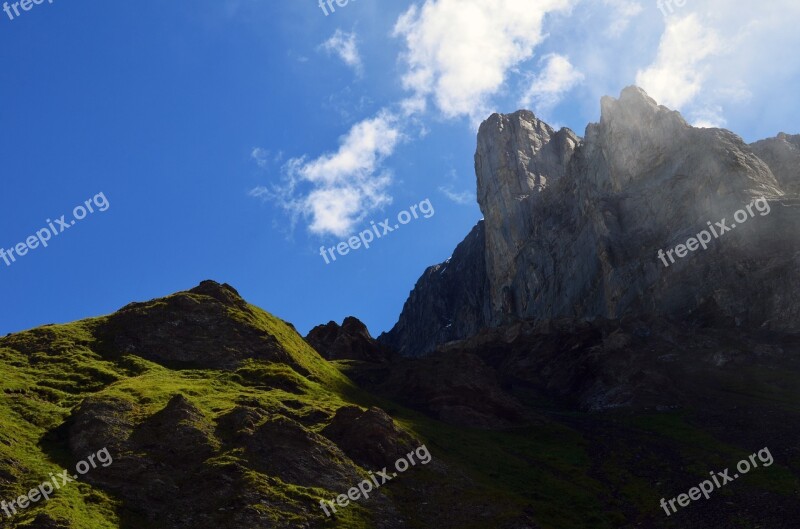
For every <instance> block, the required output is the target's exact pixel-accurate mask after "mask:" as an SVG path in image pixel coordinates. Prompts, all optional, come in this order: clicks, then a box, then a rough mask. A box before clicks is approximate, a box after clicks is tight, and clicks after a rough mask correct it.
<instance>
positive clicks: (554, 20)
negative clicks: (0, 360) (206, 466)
mask: <svg viewBox="0 0 800 529" xmlns="http://www.w3.org/2000/svg"><path fill="white" fill-rule="evenodd" d="M318 1H319V0H293V1H291V2H276V1H274V0H214V1H211V0H195V1H193V2H192V3H191V8H189V7H187V6H188V5H189V4H188V3H179V2H163V1H156V0H138V1H137V2H135V3H134V2H100V1H97V0H86V1H80V0H70V1H65V0H52V2H51V1H50V0H44V1H43V2H42V3H39V4H32V3H27V1H26V3H25V5H26V6H27V7H28V10H27V11H26V10H24V9H23V8H22V6H21V5H16V6H15V5H14V4H15V3H14V2H10V3H8V2H7V3H6V4H4V6H3V7H4V11H2V12H0V50H1V51H0V58H2V61H0V186H2V187H1V188H0V189H2V193H1V194H0V196H2V206H0V248H2V252H5V253H1V252H0V334H3V335H4V334H6V333H10V332H17V331H20V330H24V329H28V328H32V327H36V326H39V325H43V324H48V323H63V322H69V321H74V320H78V319H82V318H86V317H93V316H99V315H103V314H108V313H111V312H113V311H115V310H117V309H119V308H121V307H122V306H124V305H126V304H128V303H130V302H132V301H144V300H148V299H152V298H155V297H161V296H165V295H168V294H170V293H173V292H176V291H180V290H186V289H189V288H192V287H193V286H195V285H197V284H198V283H199V282H200V281H202V280H204V279H213V280H216V281H218V282H226V283H229V284H231V285H232V286H234V287H235V288H236V289H237V290H238V291H239V292H240V293H241V294H242V296H243V297H244V298H245V299H247V300H248V301H250V302H251V303H253V304H255V305H258V306H260V307H262V308H264V309H265V310H268V311H269V312H272V313H273V314H275V315H277V316H279V317H281V318H283V319H285V320H287V321H290V322H292V323H293V324H294V325H295V326H296V327H297V329H298V331H299V332H301V333H302V334H306V333H307V332H308V330H310V329H311V328H312V327H313V326H315V325H318V324H322V323H327V322H328V321H331V320H334V321H338V322H341V321H342V320H343V319H344V318H345V317H346V316H349V315H354V316H356V317H358V318H359V319H361V320H362V321H364V322H365V323H366V324H367V326H368V327H369V329H370V331H371V332H372V334H373V335H378V334H380V333H381V332H383V331H387V330H389V329H390V328H391V327H392V325H393V324H394V323H395V322H396V321H397V318H398V316H399V314H400V311H401V310H402V307H403V303H404V302H405V300H406V298H407V297H408V294H409V292H410V290H411V289H412V288H413V286H414V284H415V283H416V281H417V279H418V278H419V277H420V275H421V274H422V273H423V271H424V270H425V268H426V267H428V266H430V265H433V264H437V263H440V262H442V261H444V260H445V259H447V258H448V257H449V256H450V255H451V253H452V251H453V249H454V248H455V246H456V245H457V244H458V243H459V242H460V241H461V240H462V239H463V238H464V237H465V236H466V235H467V233H469V231H470V229H471V228H472V227H473V226H474V225H475V223H476V222H477V221H478V220H480V219H481V217H482V215H481V212H480V209H479V207H478V205H477V203H476V198H475V174H474V167H473V156H474V152H475V145H476V141H475V135H476V131H477V128H478V126H479V124H480V123H481V121H483V120H484V119H486V118H487V117H488V116H489V115H491V113H493V112H504V113H509V112H513V111H515V110H518V109H520V108H528V109H530V110H533V111H534V112H535V113H536V114H537V115H538V116H539V117H541V118H542V119H545V120H546V121H548V122H549V123H550V124H551V125H553V126H554V127H557V128H558V127H562V126H567V127H570V128H572V129H573V130H574V131H576V132H577V133H578V134H579V135H583V133H584V130H585V127H586V125H587V124H588V123H590V122H593V121H597V120H598V119H599V109H600V104H599V102H600V98H601V97H603V96H605V95H611V96H618V94H619V92H620V91H621V89H622V88H624V87H625V86H628V85H631V84H637V85H639V86H642V87H643V88H644V89H645V90H647V91H648V93H649V94H650V95H651V96H652V97H654V98H655V99H656V100H657V101H658V102H659V103H661V104H664V105H666V106H669V107H670V108H673V109H676V110H679V111H681V112H682V113H683V115H684V116H685V117H686V119H687V120H688V121H689V122H690V123H692V124H694V125H696V126H704V127H714V126H716V127H724V128H728V129H730V130H732V131H734V132H736V133H737V134H739V135H740V136H742V137H743V138H744V139H745V140H746V141H748V142H751V141H755V140H757V139H761V138H765V137H770V136H775V135H776V134H777V133H779V132H787V133H798V132H800V126H798V122H799V121H800V120H798V118H800V106H799V105H798V104H797V94H798V85H799V84H800V83H799V81H800V62H798V61H797V59H796V51H797V50H798V49H800V32H797V31H796V29H795V26H796V24H797V22H798V21H800V4H798V3H797V2H796V0H772V1H768V2H766V3H764V4H760V3H756V2H737V3H736V5H733V4H732V3H731V2H723V1H721V0H682V1H680V3H679V1H678V0H672V1H671V2H664V1H662V2H657V1H656V0H653V1H647V2H645V1H636V0H592V1H589V0H495V1H493V2H486V1H485V0H426V1H418V2H405V1H392V2H376V1H374V0H349V1H348V2H346V3H345V2H344V0H342V3H345V5H344V6H340V5H338V4H337V3H336V2H335V1H333V2H332V3H331V7H329V6H328V5H326V4H323V6H320V5H319V3H318ZM62 215H63V218H62ZM398 219H400V220H398ZM387 220H388V222H387ZM73 221H74V224H73ZM359 234H361V235H360V237H358V235H359ZM379 235H380V236H379ZM353 236H356V238H355V239H352V237H353ZM368 239H372V240H371V241H370V240H368ZM367 244H369V248H366V247H365V246H366V245H367ZM321 248H325V249H324V250H322V251H321ZM9 252H11V253H10V255H9ZM340 252H341V253H340ZM334 256H335V257H336V260H335V261H334V260H333V257H334ZM6 260H7V262H6Z"/></svg>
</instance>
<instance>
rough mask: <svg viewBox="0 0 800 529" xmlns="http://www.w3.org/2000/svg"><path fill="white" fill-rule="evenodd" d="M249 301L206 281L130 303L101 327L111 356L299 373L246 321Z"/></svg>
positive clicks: (265, 335) (287, 356)
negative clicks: (247, 363) (262, 363)
mask: <svg viewBox="0 0 800 529" xmlns="http://www.w3.org/2000/svg"><path fill="white" fill-rule="evenodd" d="M248 316H250V317H253V315H252V314H251V309H250V308H249V306H248V305H247V303H246V302H245V301H244V300H243V299H242V298H240V297H239V295H238V293H237V292H236V290H234V289H233V288H232V287H230V286H228V285H220V284H218V283H215V282H213V281H204V282H203V283H201V284H200V285H199V286H198V287H196V288H194V289H192V290H189V291H187V292H179V293H177V294H173V295H172V296H169V297H166V298H161V299H156V300H152V301H148V302H144V303H131V304H130V305H127V306H126V307H123V308H122V309H120V310H119V311H118V312H116V313H115V314H113V315H112V316H111V317H110V318H109V320H108V322H107V323H104V324H103V325H102V326H101V328H100V329H99V333H100V335H101V337H103V339H104V341H105V343H106V344H107V345H106V347H107V348H108V349H110V352H111V353H115V354H136V355H138V356H141V357H142V358H146V359H148V360H153V361H155V362H158V363H161V364H164V365H167V366H175V367H182V368H191V367H195V368H223V369H233V368H235V367H236V366H238V365H239V364H240V362H241V361H242V360H244V359H248V358H254V359H261V360H271V361H276V362H283V363H286V364H288V365H291V366H293V367H295V368H297V369H300V368H299V367H298V366H297V364H296V363H295V362H294V361H293V359H292V356H291V354H290V353H289V352H288V351H285V350H283V349H282V348H281V346H280V345H279V343H278V340H277V339H276V338H275V337H274V336H272V335H270V334H269V333H266V332H264V331H263V330H261V329H259V328H258V327H256V326H255V325H251V324H249V323H248V321H247V317H248Z"/></svg>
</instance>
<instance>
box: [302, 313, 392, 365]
mask: <svg viewBox="0 0 800 529" xmlns="http://www.w3.org/2000/svg"><path fill="white" fill-rule="evenodd" d="M305 340H306V341H307V342H308V343H309V345H311V347H313V348H314V349H316V350H317V352H318V353H319V354H321V355H322V356H323V358H326V359H327V360H362V361H365V362H385V361H386V360H388V359H389V358H390V357H391V356H392V351H391V350H390V349H389V348H387V347H386V346H384V345H381V344H380V343H378V341H377V340H375V339H374V338H373V337H372V336H371V335H370V334H369V330H368V329H367V326H366V325H364V324H363V323H362V322H361V321H360V320H359V319H357V318H354V317H352V316H350V317H347V318H345V319H344V321H343V322H342V325H341V326H340V325H339V324H337V323H336V322H334V321H331V322H328V323H327V324H326V325H318V326H316V327H314V328H313V329H311V331H310V332H309V333H308V336H306V338H305Z"/></svg>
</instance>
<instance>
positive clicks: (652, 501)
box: [0, 307, 797, 529]
mask: <svg viewBox="0 0 800 529" xmlns="http://www.w3.org/2000/svg"><path fill="white" fill-rule="evenodd" d="M230 316H231V317H232V318H235V319H238V320H239V321H242V322H246V323H248V324H249V325H253V326H255V327H257V328H260V329H263V330H266V331H268V332H269V333H270V334H272V335H274V336H276V337H277V338H278V340H279V341H280V343H281V345H282V346H283V347H284V348H285V349H286V350H289V351H291V353H292V355H293V358H294V359H295V361H296V362H297V363H298V364H300V365H301V366H302V367H303V368H305V369H306V370H307V371H308V372H309V373H310V375H309V377H307V378H304V377H301V376H299V375H297V374H296V373H295V372H294V371H292V370H291V369H289V368H288V367H287V366H284V365H280V364H279V365H270V364H267V363H263V362H255V361H251V362H247V363H246V364H245V365H243V366H242V368H240V369H239V370H238V371H236V372H228V371H216V370H172V369H168V368H165V367H162V366H160V365H157V364H155V363H152V362H149V361H146V360H143V359H141V358H139V357H136V356H122V357H119V358H114V359H109V358H104V357H102V356H101V355H100V354H98V353H96V352H94V351H97V350H99V344H98V343H97V342H96V340H95V337H94V335H93V332H92V331H93V329H94V328H95V326H96V325H98V324H101V323H103V321H104V319H103V318H100V319H93V320H85V321H82V322H77V323H73V324H68V325H58V326H48V327H43V328H39V329H35V330H32V331H27V332H24V333H20V334H17V335H13V336H10V337H7V338H4V339H2V340H0V371H2V373H3V377H2V378H1V379H0V386H1V387H2V391H3V393H2V397H1V398H0V498H2V499H11V498H13V497H15V496H18V495H19V494H22V493H24V492H27V490H29V489H30V488H32V487H34V486H36V485H38V484H39V483H40V482H41V481H44V480H45V479H47V477H48V476H49V474H50V473H51V472H52V473H59V472H60V470H61V468H62V466H61V465H59V463H58V462H57V461H62V462H63V461H66V460H67V459H66V456H65V454H60V453H59V450H63V447H49V446H46V444H45V446H43V444H42V443H43V441H42V440H43V438H45V435H46V434H47V432H49V431H51V430H53V429H55V428H56V427H58V426H59V425H61V424H62V423H63V422H64V420H65V419H66V417H67V416H68V415H69V414H70V412H71V410H72V409H73V407H75V406H76V405H77V404H79V403H80V402H81V401H82V399H84V398H85V397H87V396H90V395H103V396H114V397H116V398H120V399H126V400H128V401H130V402H131V403H133V404H134V405H135V409H136V410H137V412H138V414H139V415H140V416H141V418H142V419H143V418H145V417H147V416H149V415H151V414H153V413H155V412H156V411H158V410H159V409H161V408H163V407H164V406H165V405H166V404H167V402H168V401H169V399H170V397H172V396H173V395H175V394H177V393H182V394H184V395H186V396H187V397H190V398H191V399H192V402H193V403H194V404H195V405H197V406H198V407H200V409H201V410H202V411H203V413H204V414H206V415H207V416H208V417H210V418H217V417H219V416H221V415H223V414H225V413H226V412H228V411H229V410H231V409H232V408H233V407H234V406H235V402H236V400H237V399H241V398H242V397H249V398H251V399H253V400H255V401H258V402H259V403H260V404H261V406H262V407H263V408H265V409H267V410H270V411H274V412H278V413H279V412H280V411H281V410H286V404H285V403H287V402H291V403H292V413H295V414H297V413H300V414H301V415H305V414H310V413H312V412H315V411H317V410H326V411H328V412H333V411H335V410H336V409H337V408H339V407H340V406H342V405H344V404H348V403H356V404H359V405H362V406H370V405H376V404H377V405H379V406H381V407H383V408H384V409H387V410H391V413H392V414H393V415H394V416H395V418H396V420H397V421H398V423H399V424H401V425H402V426H403V427H405V428H406V429H408V430H409V431H411V432H412V433H414V434H415V435H416V436H417V437H419V438H421V439H423V440H424V441H425V442H426V443H427V446H428V448H429V449H430V451H431V453H432V454H433V456H434V458H436V459H440V460H441V461H443V462H445V463H447V464H449V465H450V466H451V467H452V468H455V469H458V470H460V471H463V472H464V473H465V474H466V475H467V476H469V477H470V478H472V480H474V481H475V483H476V484H477V485H478V488H475V489H474V490H471V491H470V492H467V493H466V494H465V495H463V496H460V497H458V498H453V499H452V502H451V506H452V507H451V508H453V509H458V508H459V507H458V505H459V504H462V505H465V504H470V505H494V506H497V505H505V506H508V509H507V510H508V515H509V519H510V518H512V517H513V516H516V515H518V514H519V512H521V511H522V510H523V509H524V508H525V507H526V506H532V508H533V512H534V514H535V517H536V519H537V521H538V522H539V523H540V524H541V525H542V527H543V528H546V529H551V528H552V529H562V528H570V529H580V528H584V527H585V528H592V529H604V528H609V529H611V528H614V527H619V526H621V525H622V524H623V523H624V522H625V520H626V515H625V512H626V510H627V511H630V506H635V508H636V510H640V511H652V510H654V509H657V500H658V498H656V494H655V493H654V492H652V483H651V482H650V481H648V480H646V479H643V478H642V477H640V476H635V475H633V474H631V473H630V472H629V471H627V470H624V469H625V468H626V466H627V465H626V462H624V461H621V460H620V461H615V460H613V459H608V460H605V461H597V460H596V458H595V460H593V457H594V456H593V454H592V450H591V448H592V447H591V446H590V444H591V441H590V440H589V439H590V438H591V436H590V435H587V434H586V431H585V430H584V429H582V428H581V427H580V426H579V425H577V424H576V423H575V421H573V420H558V418H554V420H546V421H543V422H542V424H539V425H536V426H531V427H527V428H522V429H518V430H514V431H510V432H502V433H501V432H486V431H477V430H464V429H458V428H454V427H451V426H447V425H444V424H442V423H439V422H436V421H433V420H430V419H428V418H426V417H424V416H421V415H419V414H417V413H415V412H412V411H409V410H407V409H404V408H402V407H400V406H397V405H396V404H394V403H391V402H386V401H383V400H381V399H377V398H374V397H372V396H370V395H366V394H364V393H363V392H362V391H360V390H359V389H358V388H356V387H355V386H354V385H353V384H352V383H351V382H350V381H349V379H347V378H346V377H345V376H344V375H343V374H342V372H341V371H340V370H339V368H338V367H337V365H335V364H332V363H328V362H325V361H323V360H322V359H321V358H320V357H319V356H318V355H317V354H316V352H314V351H313V350H312V349H311V348H310V347H309V346H308V345H307V344H306V343H305V342H304V341H303V340H302V339H301V338H300V337H299V336H298V335H297V333H295V332H294V331H293V330H292V329H291V328H290V327H289V326H288V325H286V324H285V323H284V322H282V321H281V320H279V319H277V318H275V317H273V316H271V315H269V314H267V313H266V312H264V311H262V310H260V309H257V308H255V307H251V310H250V311H249V312H246V311H239V310H236V309H231V313H230ZM275 382H281V383H282V384H284V385H286V384H287V383H288V385H289V386H292V387H294V388H297V389H293V390H292V392H286V391H283V390H280V389H270V388H272V387H274V386H275V385H276V384H275ZM758 391H759V392H760V394H759V395H758V396H757V397H758V398H764V399H768V398H773V397H772V393H769V391H768V388H761V387H759V388H758ZM764 392H765V393H767V394H761V393H764ZM780 397H781V400H783V401H788V402H797V400H795V399H796V398H797V395H796V394H794V393H793V394H792V395H783V394H782V395H780ZM620 421H622V422H623V423H627V424H626V426H627V427H630V428H635V429H637V431H639V432H643V433H645V434H646V433H651V434H654V435H657V436H660V437H663V438H664V439H667V440H668V442H669V444H670V446H671V447H672V448H674V449H675V450H676V451H677V452H679V453H680V454H681V455H682V457H685V458H687V459H689V460H693V461H702V462H704V464H705V465H708V466H709V468H724V467H725V466H729V465H730V464H731V463H733V462H735V461H737V460H738V459H740V458H741V456H743V455H745V454H744V453H743V451H742V450H741V449H738V448H735V447H732V446H729V445H726V444H724V443H721V442H718V441H717V440H715V439H714V438H712V437H710V436H709V435H708V434H706V433H704V432H703V431H702V429H700V428H697V427H694V426H690V425H689V423H688V422H687V421H686V420H684V418H683V417H682V416H680V415H675V414H672V415H663V414H658V415H655V414H654V415H644V416H636V417H627V418H622V419H620ZM87 455H88V454H87ZM237 457H238V455H237V454H235V453H229V454H224V455H222V456H220V457H219V458H217V459H216V460H214V461H211V462H209V464H211V465H213V464H220V465H223V464H226V462H229V461H230V460H231V459H236V458H237ZM714 465H716V466H714ZM699 467H700V465H698V468H696V469H693V471H695V472H696V473H697V475H698V476H703V475H704V474H706V473H707V468H705V467H703V468H699ZM778 467H779V465H777V464H776V466H775V467H773V468H774V469H775V471H773V472H771V473H770V476H773V477H771V478H770V479H767V476H766V472H764V473H763V474H764V475H762V476H756V475H754V476H753V480H752V486H754V487H763V488H772V489H777V490H778V492H781V493H788V491H790V490H792V488H796V487H797V481H796V479H795V478H794V477H793V476H792V475H791V474H789V473H787V472H785V471H781V470H780V469H779V468H778ZM64 468H66V467H64ZM12 476H13V477H14V478H16V480H17V481H16V483H10V482H8V481H9V480H7V479H3V478H9V477H12ZM776 476H777V477H778V478H779V479H777V480H776V479H773V478H774V477H776ZM249 479H250V480H251V485H252V487H254V488H256V489H259V490H265V491H269V493H270V494H272V495H280V496H282V497H285V498H289V499H290V500H291V502H297V503H307V504H316V503H317V502H318V500H319V499H320V498H321V497H325V498H329V497H331V496H332V494H331V492H335V493H337V494H338V493H339V492H341V491H322V490H312V489H305V488H301V487H295V486H293V485H291V484H286V483H282V482H280V481H279V480H277V479H275V478H272V477H269V476H264V475H260V474H257V473H255V472H253V473H251V475H250V476H249ZM415 479H421V480H432V483H431V484H432V485H436V483H435V480H436V479H439V478H437V477H435V476H433V475H432V474H426V473H417V475H416V476H415ZM690 485H692V484H691V483H687V488H688V486H690ZM344 487H345V485H343V488H344ZM677 492H681V491H680V490H677V491H676V493H677ZM388 493H389V494H397V495H398V497H397V499H398V500H400V501H399V502H398V503H399V504H400V505H401V509H402V510H403V511H404V514H405V515H407V516H408V517H409V518H410V519H412V520H414V522H413V523H412V526H413V527H427V525H426V523H425V518H426V513H427V512H428V511H427V510H426V509H434V510H439V511H441V510H442V506H441V505H428V506H420V505H416V506H413V505H412V506H405V507H403V505H404V504H403V502H402V492H400V491H392V490H389V491H388ZM440 499H441V498H440ZM40 512H46V513H48V514H50V515H51V516H52V517H53V518H55V519H60V518H61V519H68V520H70V521H71V522H72V524H73V527H77V528H87V529H94V528H97V529H101V528H103V529H105V528H115V527H118V526H119V518H118V512H119V504H118V502H117V501H115V499H114V498H113V497H111V496H109V495H108V494H106V493H104V492H103V491H101V490H96V489H92V487H90V486H89V485H88V484H85V483H82V484H71V485H70V486H69V487H67V488H65V489H63V490H61V491H60V492H59V493H58V494H57V495H56V496H55V497H54V498H53V499H52V500H51V501H50V502H48V503H41V502H40V503H39V504H37V505H36V506H34V507H31V508H29V509H27V510H26V511H24V512H23V513H21V514H19V515H18V516H16V517H14V518H13V520H11V521H7V520H3V521H0V526H3V527H24V526H25V524H27V523H29V522H30V521H31V520H32V519H33V518H34V517H35V516H36V515H37V514H38V513H40ZM342 513H343V516H341V517H339V518H338V522H336V523H335V524H334V523H331V527H334V526H335V527H341V528H348V529H350V528H352V529H358V528H362V527H363V528H366V527H372V522H371V521H370V515H369V512H368V511H367V509H366V508H365V506H364V504H358V505H356V506H354V507H353V508H349V509H345V510H343V511H342ZM275 515H276V516H280V515H281V513H275ZM629 521H630V520H629ZM470 527H474V528H476V529H477V528H483V527H486V520H482V519H479V518H476V519H475V520H474V524H473V525H471V526H465V527H464V529H470Z"/></svg>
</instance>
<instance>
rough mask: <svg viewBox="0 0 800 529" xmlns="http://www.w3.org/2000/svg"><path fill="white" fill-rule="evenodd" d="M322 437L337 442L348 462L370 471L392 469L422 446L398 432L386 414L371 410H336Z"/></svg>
mask: <svg viewBox="0 0 800 529" xmlns="http://www.w3.org/2000/svg"><path fill="white" fill-rule="evenodd" d="M322 435H324V436H325V437H327V438H328V439H330V440H331V441H333V442H334V443H336V444H337V445H338V446H339V448H341V449H342V451H343V452H344V453H345V454H347V455H348V456H349V457H350V459H352V460H353V461H355V462H356V463H358V464H359V465H361V466H363V467H365V468H371V469H381V468H383V467H391V466H392V465H394V462H395V461H397V460H398V459H400V458H402V457H405V456H406V454H407V453H408V452H409V451H410V450H413V449H415V448H417V447H418V446H419V445H420V444H422V443H420V442H418V441H415V440H414V439H413V438H412V437H411V436H410V435H408V434H407V433H405V432H404V431H402V430H400V429H399V428H398V427H397V426H396V425H395V424H394V421H393V420H392V418H391V417H389V415H387V414H386V412H385V411H383V410H382V409H380V408H374V407H373V408H370V409H368V410H362V409H361V408H359V407H357V406H343V407H341V408H339V409H338V410H337V411H336V415H335V416H334V417H333V420H332V421H331V423H330V424H329V425H328V426H326V427H325V429H324V430H322Z"/></svg>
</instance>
